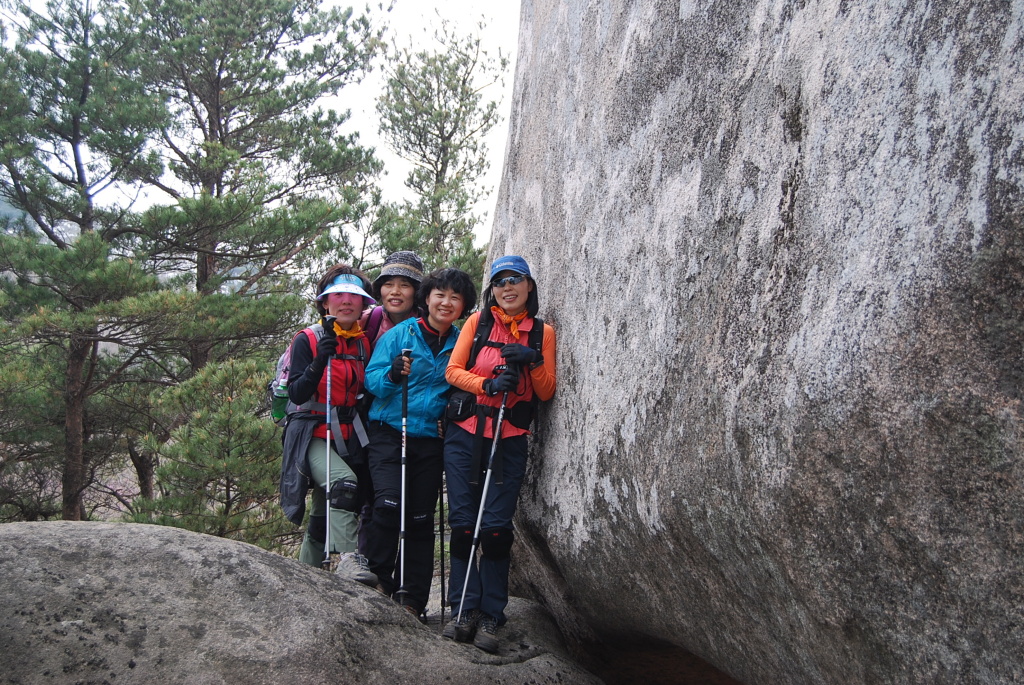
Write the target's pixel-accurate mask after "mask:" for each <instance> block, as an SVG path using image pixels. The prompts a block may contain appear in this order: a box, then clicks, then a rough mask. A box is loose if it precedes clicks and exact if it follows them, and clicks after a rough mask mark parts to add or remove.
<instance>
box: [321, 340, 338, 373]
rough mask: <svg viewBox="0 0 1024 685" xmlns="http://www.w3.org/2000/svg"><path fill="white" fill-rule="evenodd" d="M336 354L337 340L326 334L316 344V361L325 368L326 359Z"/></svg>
mask: <svg viewBox="0 0 1024 685" xmlns="http://www.w3.org/2000/svg"><path fill="white" fill-rule="evenodd" d="M337 352H338V338H337V337H336V336H334V335H327V334H326V333H325V334H324V336H323V337H322V338H320V340H319V341H317V343H316V360H317V361H318V362H322V363H323V364H324V365H325V366H326V364H327V359H328V358H329V357H330V356H331V355H333V354H337Z"/></svg>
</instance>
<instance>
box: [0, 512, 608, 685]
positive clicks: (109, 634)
mask: <svg viewBox="0 0 1024 685" xmlns="http://www.w3.org/2000/svg"><path fill="white" fill-rule="evenodd" d="M0 606H2V607H3V615H2V618H0V654H3V676H2V677H3V679H4V682H10V683H85V682H92V683H103V682H107V683H154V682H159V683H189V685H195V684H197V683H199V684H210V685H214V684H217V683H251V684H253V685H256V684H258V683H268V684H270V683H282V682H292V683H417V684H420V683H470V682H505V683H524V682H533V683H599V682H600V681H599V680H598V679H597V678H596V677H594V676H593V675H591V674H589V673H587V672H586V671H584V670H582V669H581V668H580V667H579V666H577V665H575V664H574V663H572V662H571V661H569V660H567V659H566V658H565V652H564V647H563V646H562V645H561V638H560V636H559V635H558V632H557V629H556V628H555V627H554V624H553V623H552V622H551V620H550V618H549V617H547V616H546V614H545V613H544V612H543V611H542V610H541V609H540V608H539V607H538V606H537V605H536V604H531V603H528V602H525V601H523V600H517V601H514V602H513V603H512V604H511V605H510V622H509V624H508V625H507V626H506V627H505V628H503V629H502V631H503V633H504V634H501V637H502V648H501V650H500V651H499V653H498V654H495V655H490V654H486V653H485V652H482V651H480V650H479V649H476V648H475V647H473V646H472V645H465V644H457V643H455V642H452V641H450V640H445V639H443V638H442V637H441V636H440V634H439V629H438V626H436V625H434V626H428V625H423V624H421V623H420V622H419V621H418V620H416V619H415V618H414V617H412V616H410V615H409V614H408V613H407V612H406V611H405V610H403V609H402V608H401V607H399V606H398V605H396V604H395V603H394V602H392V601H391V600H390V599H388V598H386V597H384V596H383V595H381V594H379V593H377V592H376V591H374V590H372V589H370V588H368V587H365V586H362V585H359V584H358V583H353V582H351V581H346V580H342V579H340V578H338V577H336V576H334V575H331V574H328V573H325V572H323V571H320V570H319V569H315V568H311V567H309V566H305V565H303V564H300V563H299V562H297V561H294V560H291V559H286V558H284V557H281V556H279V555H276V554H272V553H270V552H266V551H264V550H261V549H259V548H258V547H254V546H252V545H248V544H245V543H240V542H233V541H230V540H225V539H223V538H215V537H211V536H208V535H202V534H199V533H191V532H188V531H184V530H180V529H177V528H168V527H161V526H147V525H139V524H127V523H120V524H118V523H71V522H54V523H10V524H4V525H0Z"/></svg>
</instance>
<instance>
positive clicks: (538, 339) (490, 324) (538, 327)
mask: <svg viewBox="0 0 1024 685" xmlns="http://www.w3.org/2000/svg"><path fill="white" fill-rule="evenodd" d="M493 328H494V315H491V316H488V317H487V318H486V319H484V316H483V314H481V315H480V320H479V321H478V322H477V325H476V335H474V336H473V347H471V348H470V350H469V360H468V361H467V362H466V368H467V369H472V368H473V366H474V365H475V364H476V358H477V355H479V354H480V350H481V349H483V348H484V347H504V345H503V344H502V343H496V342H494V341H492V340H490V339H489V338H490V337H491V329H493ZM527 344H528V345H529V346H530V347H532V348H533V349H535V350H537V353H538V354H540V353H541V352H542V350H543V347H544V320H543V319H541V318H540V317H539V316H535V317H533V328H531V329H530V337H529V340H528V341H527Z"/></svg>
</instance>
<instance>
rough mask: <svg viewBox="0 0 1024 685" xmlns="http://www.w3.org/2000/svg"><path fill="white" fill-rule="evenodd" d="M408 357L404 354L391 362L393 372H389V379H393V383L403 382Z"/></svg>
mask: <svg viewBox="0 0 1024 685" xmlns="http://www.w3.org/2000/svg"><path fill="white" fill-rule="evenodd" d="M406 359H407V357H406V356H405V355H403V354H400V355H398V356H397V357H395V358H394V359H392V360H391V370H390V371H388V378H390V379H391V382H392V383H401V382H402V378H403V376H402V372H403V371H405V360H406Z"/></svg>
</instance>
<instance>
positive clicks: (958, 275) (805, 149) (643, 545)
mask: <svg viewBox="0 0 1024 685" xmlns="http://www.w3.org/2000/svg"><path fill="white" fill-rule="evenodd" d="M1022 49H1024V12H1022V9H1021V5H1020V3H1005V2H1004V3H993V2H970V1H953V0H932V1H930V2H917V1H911V0H891V1H889V2H876V1H870V0H869V1H867V2H849V1H848V0H826V1H820V2H808V1H806V0H772V1H770V2H769V1H766V0H748V1H743V2H708V1H707V0H672V1H668V0H636V1H633V2H623V1H622V0H611V1H608V2H590V1H585V0H524V2H523V10H522V18H521V28H520V47H519V56H518V60H517V67H516V75H515V86H514V94H513V102H512V114H511V118H510V122H509V140H508V148H507V151H506V161H505V168H504V171H503V177H502V182H501V187H500V191H499V197H498V202H497V209H496V214H495V220H494V226H493V232H492V239H491V248H490V252H491V256H492V257H494V256H497V255H500V254H508V253H513V254H522V255H523V256H525V257H526V258H527V260H528V261H529V262H530V264H531V266H532V267H533V270H534V274H535V276H536V280H537V281H538V284H539V289H540V301H541V315H542V316H544V317H545V318H546V319H547V320H548V321H549V322H551V323H552V324H553V325H554V326H555V328H556V330H557V333H558V356H557V363H558V378H559V387H558V390H557V394H556V396H555V399H554V400H553V401H552V402H550V403H549V406H547V407H546V408H544V409H543V410H542V417H541V420H540V422H539V424H538V435H537V437H536V439H535V440H534V443H533V448H532V449H533V456H534V458H533V460H532V464H531V467H530V469H531V470H530V473H529V474H528V480H527V482H526V484H525V485H524V491H523V498H522V501H521V505H520V509H519V513H518V517H517V522H516V524H517V528H518V531H519V540H520V548H519V549H518V550H516V554H517V555H518V557H517V558H518V559H519V560H520V561H528V563H519V564H517V566H516V569H515V571H514V579H513V580H514V586H513V587H514V589H515V590H516V591H518V592H529V593H531V595H532V596H535V597H537V598H539V599H540V600H541V601H542V602H543V603H544V604H545V606H547V607H548V608H549V609H550V610H551V611H552V612H553V614H554V615H555V617H556V618H557V619H558V621H559V623H560V625H561V626H562V628H563V631H564V632H565V633H566V634H568V635H570V636H572V638H573V639H574V640H576V641H578V643H579V644H581V645H584V646H585V645H587V644H600V643H601V642H602V641H604V642H607V641H609V640H620V639H622V638H623V637H624V636H625V637H629V638H631V639H638V640H660V641H664V642H668V643H671V644H674V645H678V646H679V647H682V648H685V649H686V650H688V651H690V652H693V653H694V654H697V655H698V656H701V657H703V658H704V659H706V660H708V661H710V662H711V663H713V664H715V665H716V666H718V667H719V668H722V669H723V670H725V671H727V672H729V673H730V674H731V675H733V676H735V677H736V678H738V679H739V680H741V681H743V682H747V683H772V682H785V683H868V682H870V683H914V682H918V683H932V682H958V683H959V682H986V683H987V682H1006V681H1014V680H1017V681H1019V680H1022V679H1024V656H1022V654H1024V652H1022V650H1021V649H1020V645H1021V644H1024V602H1022V601H1021V598H1022V597H1024V482H1022V477H1024V459H1022V444H1021V441H1022V438H1024V423H1022V410H1021V395H1022V381H1024V195H1022V185H1024V164H1022V155H1024V110H1022V108H1021V103H1022V102H1024V60H1022V59H1021V57H1020V55H1021V50H1022Z"/></svg>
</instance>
